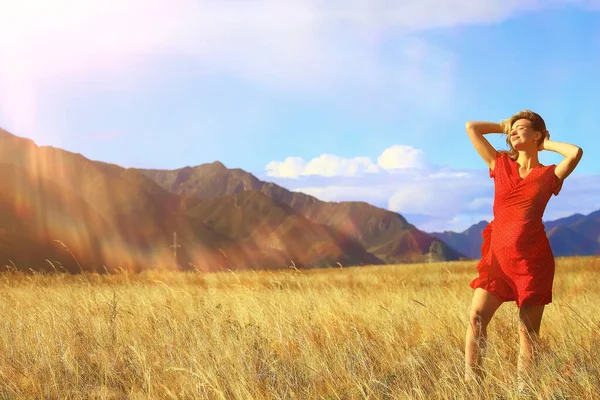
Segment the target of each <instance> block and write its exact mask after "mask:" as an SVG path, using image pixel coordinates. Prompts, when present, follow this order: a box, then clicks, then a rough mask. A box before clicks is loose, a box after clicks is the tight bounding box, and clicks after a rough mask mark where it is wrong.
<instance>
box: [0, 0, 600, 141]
mask: <svg viewBox="0 0 600 400" xmlns="http://www.w3.org/2000/svg"><path fill="white" fill-rule="evenodd" d="M547 4H554V5H556V4H558V5H560V4H576V5H578V6H584V7H585V6H588V7H591V6H592V5H593V4H594V3H593V2H583V1H577V2H576V3H573V0H555V1H554V2H550V3H548V2H542V1H540V0H482V1H477V2H473V1H472V0H459V1H453V2H447V1H443V0H409V1H401V2H389V1H383V0H348V1H346V0H345V1H341V0H333V1H322V0H321V1H319V0H288V1H276V0H254V1H250V0H231V1H222V0H175V1H169V0H149V1H148V0H128V1H125V2H123V1H121V0H89V1H78V0H53V1H46V0H19V1H14V0H0V10H2V12H1V13H0V37H2V40H1V41H0V108H1V109H2V111H3V114H4V116H5V118H7V120H9V125H10V126H12V127H15V128H16V129H17V130H18V131H24V132H25V133H31V132H28V131H30V130H31V129H32V128H33V126H34V125H35V118H36V112H37V103H38V101H39V98H38V96H40V93H41V91H42V89H43V91H44V93H45V95H46V96H56V95H60V93H62V92H63V90H61V89H63V87H62V86H64V85H68V84H69V83H76V82H81V80H82V79H83V78H89V77H92V76H94V77H97V78H98V77H100V78H102V77H106V76H107V75H108V76H111V75H112V74H117V75H119V76H123V78H122V81H123V82H127V84H130V82H131V81H132V80H133V79H135V77H137V76H139V75H140V74H141V73H143V71H145V70H148V69H151V68H152V67H153V66H154V67H155V66H156V65H157V64H161V63H162V64H164V63H165V60H167V62H168V60H169V59H170V58H171V57H172V56H183V57H186V58H187V59H189V62H190V65H191V66H192V67H191V69H192V70H195V71H197V73H198V75H202V74H205V75H206V74H212V73H217V74H219V75H221V76H231V77H235V78H237V79H243V80H247V81H250V82H253V83H255V84H259V85H263V86H267V87H270V88H273V87H275V88H280V87H283V88H286V89H293V90H296V91H304V90H309V91H311V92H314V91H322V90H325V91H326V90H329V89H332V88H337V89H339V90H342V91H343V90H350V91H351V92H352V93H360V97H361V98H363V99H366V100H369V99H370V98H371V99H381V98H382V96H383V95H382V94H383V93H388V94H387V95H385V96H395V95H390V94H389V93H401V95H400V94H399V95H397V96H396V97H394V100H396V101H406V102H410V105H417V106H421V107H431V108H435V109H439V108H440V107H439V106H440V105H441V104H447V102H449V101H450V99H451V95H452V91H453V84H452V82H453V79H452V77H453V74H454V64H455V60H454V56H453V55H452V54H450V53H448V52H447V51H445V50H444V49H443V48H440V47H436V46H435V45H433V44H432V43H430V42H427V41H426V40H424V39H423V38H421V37H419V34H420V33H421V32H423V31H425V30H427V29H431V28H439V27H453V26H459V25H464V24H474V23H494V22H497V21H500V20H503V19H506V18H509V17H511V16H513V15H516V14H520V13H523V12H524V11H527V10H532V9H536V8H541V7H546V6H547ZM391 37H393V39H394V46H393V47H392V49H393V50H392V51H390V48H389V47H386V51H385V52H384V51H382V48H383V45H384V44H385V41H386V40H389V38H391ZM384 53H385V57H383V54H384ZM49 88H53V91H50V90H49ZM389 88H393V90H389ZM388 90H389V91H388ZM433 92H435V93H436V96H435V99H432V98H431V96H430V93H433ZM385 96H383V97H385ZM404 99H409V100H404ZM388 100H389V99H387V98H386V99H384V100H382V101H383V102H384V103H387V104H390V107H395V106H396V105H394V104H393V102H390V101H388ZM395 109H396V110H397V108H395Z"/></svg>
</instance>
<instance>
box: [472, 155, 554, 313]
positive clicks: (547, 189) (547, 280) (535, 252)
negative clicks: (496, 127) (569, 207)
mask: <svg viewBox="0 0 600 400" xmlns="http://www.w3.org/2000/svg"><path fill="white" fill-rule="evenodd" d="M555 168H556V165H555V164H552V165H548V166H541V165H540V166H538V167H536V168H534V169H532V170H531V171H530V172H529V175H527V176H526V177H525V178H524V179H523V178H521V177H520V176H519V164H517V162H516V161H514V160H512V159H511V158H510V157H508V154H506V153H501V152H498V153H497V154H496V164H495V167H494V170H493V171H492V170H490V178H493V179H494V218H493V220H492V221H491V222H490V223H489V224H488V225H487V226H486V228H485V229H484V230H483V234H482V236H483V244H482V245H481V260H480V261H479V263H478V265H477V270H478V271H479V276H478V277H477V278H475V279H474V280H473V281H472V282H471V284H470V286H471V287H472V288H473V289H476V288H483V289H485V290H486V291H488V292H491V293H493V294H495V295H496V296H498V297H499V298H500V299H502V300H504V301H516V303H517V307H519V308H520V307H521V306H522V305H523V304H527V305H543V304H548V303H551V302H552V283H553V281H554V254H553V253H552V249H551V248H550V242H549V241H548V237H547V236H546V232H545V230H544V224H543V223H542V216H543V215H544V211H545V209H546V205H547V204H548V201H549V200H550V197H551V196H552V194H553V193H554V195H557V194H558V192H559V191H560V188H561V186H562V185H560V186H558V188H557V189H556V190H554V188H555V187H556V184H557V183H559V182H558V178H557V177H556V175H555V174H554V170H555Z"/></svg>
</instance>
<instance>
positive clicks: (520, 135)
mask: <svg viewBox="0 0 600 400" xmlns="http://www.w3.org/2000/svg"><path fill="white" fill-rule="evenodd" d="M540 135H541V132H536V131H534V130H533V128H532V126H531V121H529V120H528V119H519V120H517V121H515V123H514V124H513V126H512V127H511V130H510V144H511V145H512V147H513V148H514V149H515V150H518V151H522V150H526V149H528V148H533V149H537V147H538V144H537V142H536V141H537V140H539V138H540Z"/></svg>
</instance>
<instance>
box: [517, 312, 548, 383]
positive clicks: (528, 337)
mask: <svg viewBox="0 0 600 400" xmlns="http://www.w3.org/2000/svg"><path fill="white" fill-rule="evenodd" d="M543 314H544V306H522V307H521V308H520V309H519V320H520V324H519V342H520V344H521V349H520V351H519V361H518V368H517V371H518V381H519V389H524V388H525V387H526V385H525V379H526V377H527V376H528V374H529V373H530V372H531V371H532V368H533V367H534V364H535V361H536V356H537V352H538V338H539V334H540V325H541V323H542V315H543Z"/></svg>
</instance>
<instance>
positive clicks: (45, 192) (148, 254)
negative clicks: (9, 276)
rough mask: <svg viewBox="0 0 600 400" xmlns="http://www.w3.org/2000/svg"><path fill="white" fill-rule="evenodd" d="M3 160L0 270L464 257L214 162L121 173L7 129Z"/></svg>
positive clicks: (420, 235)
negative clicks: (26, 211) (5, 267)
mask: <svg viewBox="0 0 600 400" xmlns="http://www.w3.org/2000/svg"><path fill="white" fill-rule="evenodd" d="M0 160H2V162H3V163H5V165H3V166H2V168H1V169H0V174H1V176H2V177H3V179H2V182H1V183H0V190H2V193H5V194H4V195H3V196H2V197H1V198H2V200H3V202H2V203H0V204H1V205H2V208H0V269H1V268H2V267H3V266H4V265H11V266H12V265H15V266H16V267H17V268H19V269H23V270H29V269H32V270H41V269H47V268H55V265H59V266H60V265H63V266H64V267H63V269H66V270H69V271H74V272H76V271H77V270H79V269H85V270H96V271H111V270H116V269H120V268H124V269H129V270H135V271H139V270H142V269H147V268H179V269H193V268H196V269H200V270H203V271H212V270H219V269H232V270H234V269H247V268H253V269H269V268H288V267H289V266H290V265H291V264H292V263H293V264H295V265H296V266H297V267H298V268H312V267H325V266H337V265H338V263H339V264H341V265H345V266H348V265H367V264H383V263H389V262H418V261H423V260H425V259H433V260H454V259H458V258H460V257H461V256H462V255H461V254H460V253H458V252H457V251H455V250H454V249H452V248H450V247H449V246H447V245H446V244H445V243H444V242H443V241H441V240H438V239H436V238H434V237H432V236H430V235H428V234H426V233H424V232H421V231H419V230H418V229H416V228H415V227H414V226H412V225H411V224H409V223H408V222H407V221H406V220H405V219H404V218H403V217H402V216H401V215H399V214H397V213H393V212H390V211H386V210H383V209H380V208H377V207H373V206H371V205H369V204H366V203H360V202H344V203H327V202H322V201H319V200H317V199H315V198H314V197H311V196H307V195H304V194H301V193H293V192H290V191H288V190H286V189H284V188H282V187H280V186H277V185H275V184H273V183H267V182H262V181H260V180H258V179H257V178H256V177H254V176H253V175H251V174H249V173H247V172H245V171H242V170H239V169H233V170H229V169H227V168H225V166H224V165H223V164H221V163H218V162H216V163H212V164H205V165H202V166H198V167H193V168H191V167H186V168H182V169H179V170H176V171H156V170H154V171H151V170H141V169H134V168H128V169H126V168H122V167H119V166H117V165H113V164H108V163H103V162H98V161H92V160H89V159H87V158H85V157H83V156H82V155H80V154H75V153H71V152H67V151H64V150H62V149H58V148H54V147H49V146H37V145H36V144H35V143H34V142H33V141H31V140H28V139H24V138H20V137H17V136H14V135H12V134H10V133H9V132H6V131H3V130H0ZM8 177H10V179H8ZM23 210H30V211H29V213H25V214H24V211H23ZM27 218H29V219H27ZM174 232H176V234H177V244H178V247H177V248H176V250H177V253H176V255H177V263H175V259H174V257H175V253H174V250H175V249H173V247H172V245H173V244H174V243H173V240H174ZM58 240H59V241H61V242H60V243H59V242H58ZM61 243H63V244H64V245H63V244H61ZM52 260H55V261H57V262H58V263H53V262H52ZM51 262H52V264H51Z"/></svg>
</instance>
